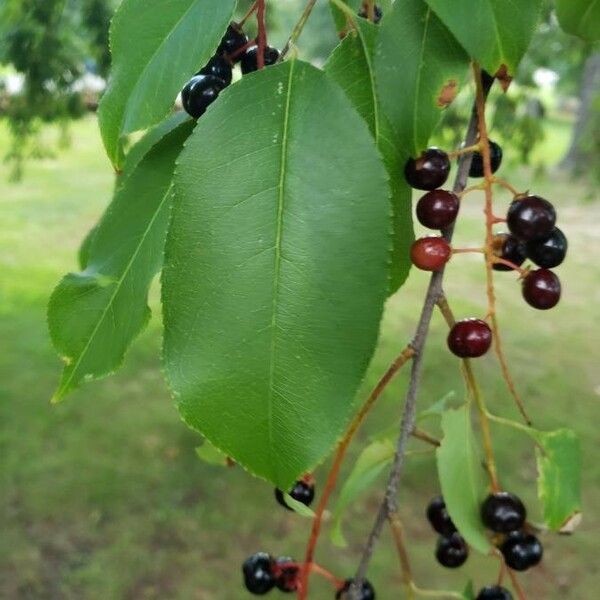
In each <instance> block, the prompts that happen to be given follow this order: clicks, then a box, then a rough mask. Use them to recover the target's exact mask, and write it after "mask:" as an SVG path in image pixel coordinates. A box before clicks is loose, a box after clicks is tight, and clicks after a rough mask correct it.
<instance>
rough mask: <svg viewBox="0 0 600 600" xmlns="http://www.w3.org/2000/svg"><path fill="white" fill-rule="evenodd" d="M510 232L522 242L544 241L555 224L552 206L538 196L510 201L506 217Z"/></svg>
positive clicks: (522, 197) (554, 213)
mask: <svg viewBox="0 0 600 600" xmlns="http://www.w3.org/2000/svg"><path fill="white" fill-rule="evenodd" d="M506 220H507V223H508V228H509V230H510V232H511V233H512V234H513V235H514V236H516V237H517V238H519V239H520V240H522V241H524V242H529V241H531V240H542V239H546V238H547V237H548V236H549V235H550V234H551V233H552V230H553V229H554V225H555V224H556V210H555V209H554V206H552V204H550V202H548V200H545V199H544V198H540V197H539V196H521V197H518V198H516V199H515V200H513V201H512V203H511V205H510V207H509V209H508V215H507V217H506Z"/></svg>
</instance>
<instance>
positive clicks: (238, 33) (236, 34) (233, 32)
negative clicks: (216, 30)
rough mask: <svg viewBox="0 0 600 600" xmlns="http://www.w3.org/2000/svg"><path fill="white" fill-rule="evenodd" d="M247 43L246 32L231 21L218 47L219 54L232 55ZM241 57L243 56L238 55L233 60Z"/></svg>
mask: <svg viewBox="0 0 600 600" xmlns="http://www.w3.org/2000/svg"><path fill="white" fill-rule="evenodd" d="M247 43H248V37H247V36H246V34H245V33H244V32H243V31H242V30H241V29H240V28H239V27H238V26H237V25H236V24H235V23H231V24H230V25H229V27H228V28H227V31H226V32H225V35H224V36H223V38H222V39H221V43H220V44H219V47H218V48H217V54H227V55H228V56H231V55H232V54H235V53H236V52H237V51H238V50H240V49H241V48H243V47H244V46H245V45H246V44H247ZM240 58H241V57H240V56H238V57H236V58H235V59H233V60H235V61H238V60H240Z"/></svg>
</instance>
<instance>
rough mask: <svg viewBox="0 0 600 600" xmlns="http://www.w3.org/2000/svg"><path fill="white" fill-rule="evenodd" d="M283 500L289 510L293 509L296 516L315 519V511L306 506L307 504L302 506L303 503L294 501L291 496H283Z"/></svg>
mask: <svg viewBox="0 0 600 600" xmlns="http://www.w3.org/2000/svg"><path fill="white" fill-rule="evenodd" d="M283 498H284V500H285V503H286V504H287V505H288V506H289V508H291V509H292V510H293V511H294V512H295V513H296V514H298V515H300V516H301V517H306V518H307V519H314V517H315V513H314V511H313V510H312V509H311V508H309V507H308V506H306V504H302V502H298V500H294V499H293V498H292V497H291V496H290V495H289V494H283Z"/></svg>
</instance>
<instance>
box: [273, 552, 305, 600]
mask: <svg viewBox="0 0 600 600" xmlns="http://www.w3.org/2000/svg"><path fill="white" fill-rule="evenodd" d="M273 571H274V573H275V586H276V587H277V589H278V590H281V591H282V592H285V593H288V594H289V593H291V592H295V591H296V589H297V588H298V576H299V573H300V569H299V568H298V565H297V564H296V563H294V561H293V559H291V558H289V557H287V556H280V557H279V558H277V559H275V565H274V567H273Z"/></svg>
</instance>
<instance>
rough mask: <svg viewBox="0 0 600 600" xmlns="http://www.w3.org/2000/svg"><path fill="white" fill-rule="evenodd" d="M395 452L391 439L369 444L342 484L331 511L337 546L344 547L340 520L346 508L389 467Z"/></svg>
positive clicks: (333, 539)
mask: <svg viewBox="0 0 600 600" xmlns="http://www.w3.org/2000/svg"><path fill="white" fill-rule="evenodd" d="M395 451H396V446H395V445H394V443H393V442H392V440H391V439H389V438H387V439H382V440H376V441H374V442H372V443H371V444H369V445H368V446H367V447H366V448H365V449H364V450H363V451H362V452H361V453H360V456H359V457H358V459H357V461H356V463H355V465H354V468H353V469H352V472H351V473H350V475H349V476H348V479H346V481H345V482H344V486H343V487H342V489H341V491H340V495H339V497H338V500H337V502H336V505H335V509H334V511H333V527H332V530H331V539H332V541H333V543H334V544H336V545H337V546H345V545H346V539H345V537H344V532H343V530H342V518H343V516H344V513H345V511H346V509H347V508H348V506H350V504H352V502H354V501H355V500H356V498H357V497H358V496H359V495H360V494H362V493H363V492H364V491H365V490H367V489H369V488H370V487H371V486H372V485H373V483H375V481H376V480H377V478H378V477H379V475H380V474H381V473H382V472H383V470H384V469H385V468H386V466H387V465H389V464H390V463H391V462H392V460H393V458H394V453H395Z"/></svg>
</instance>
